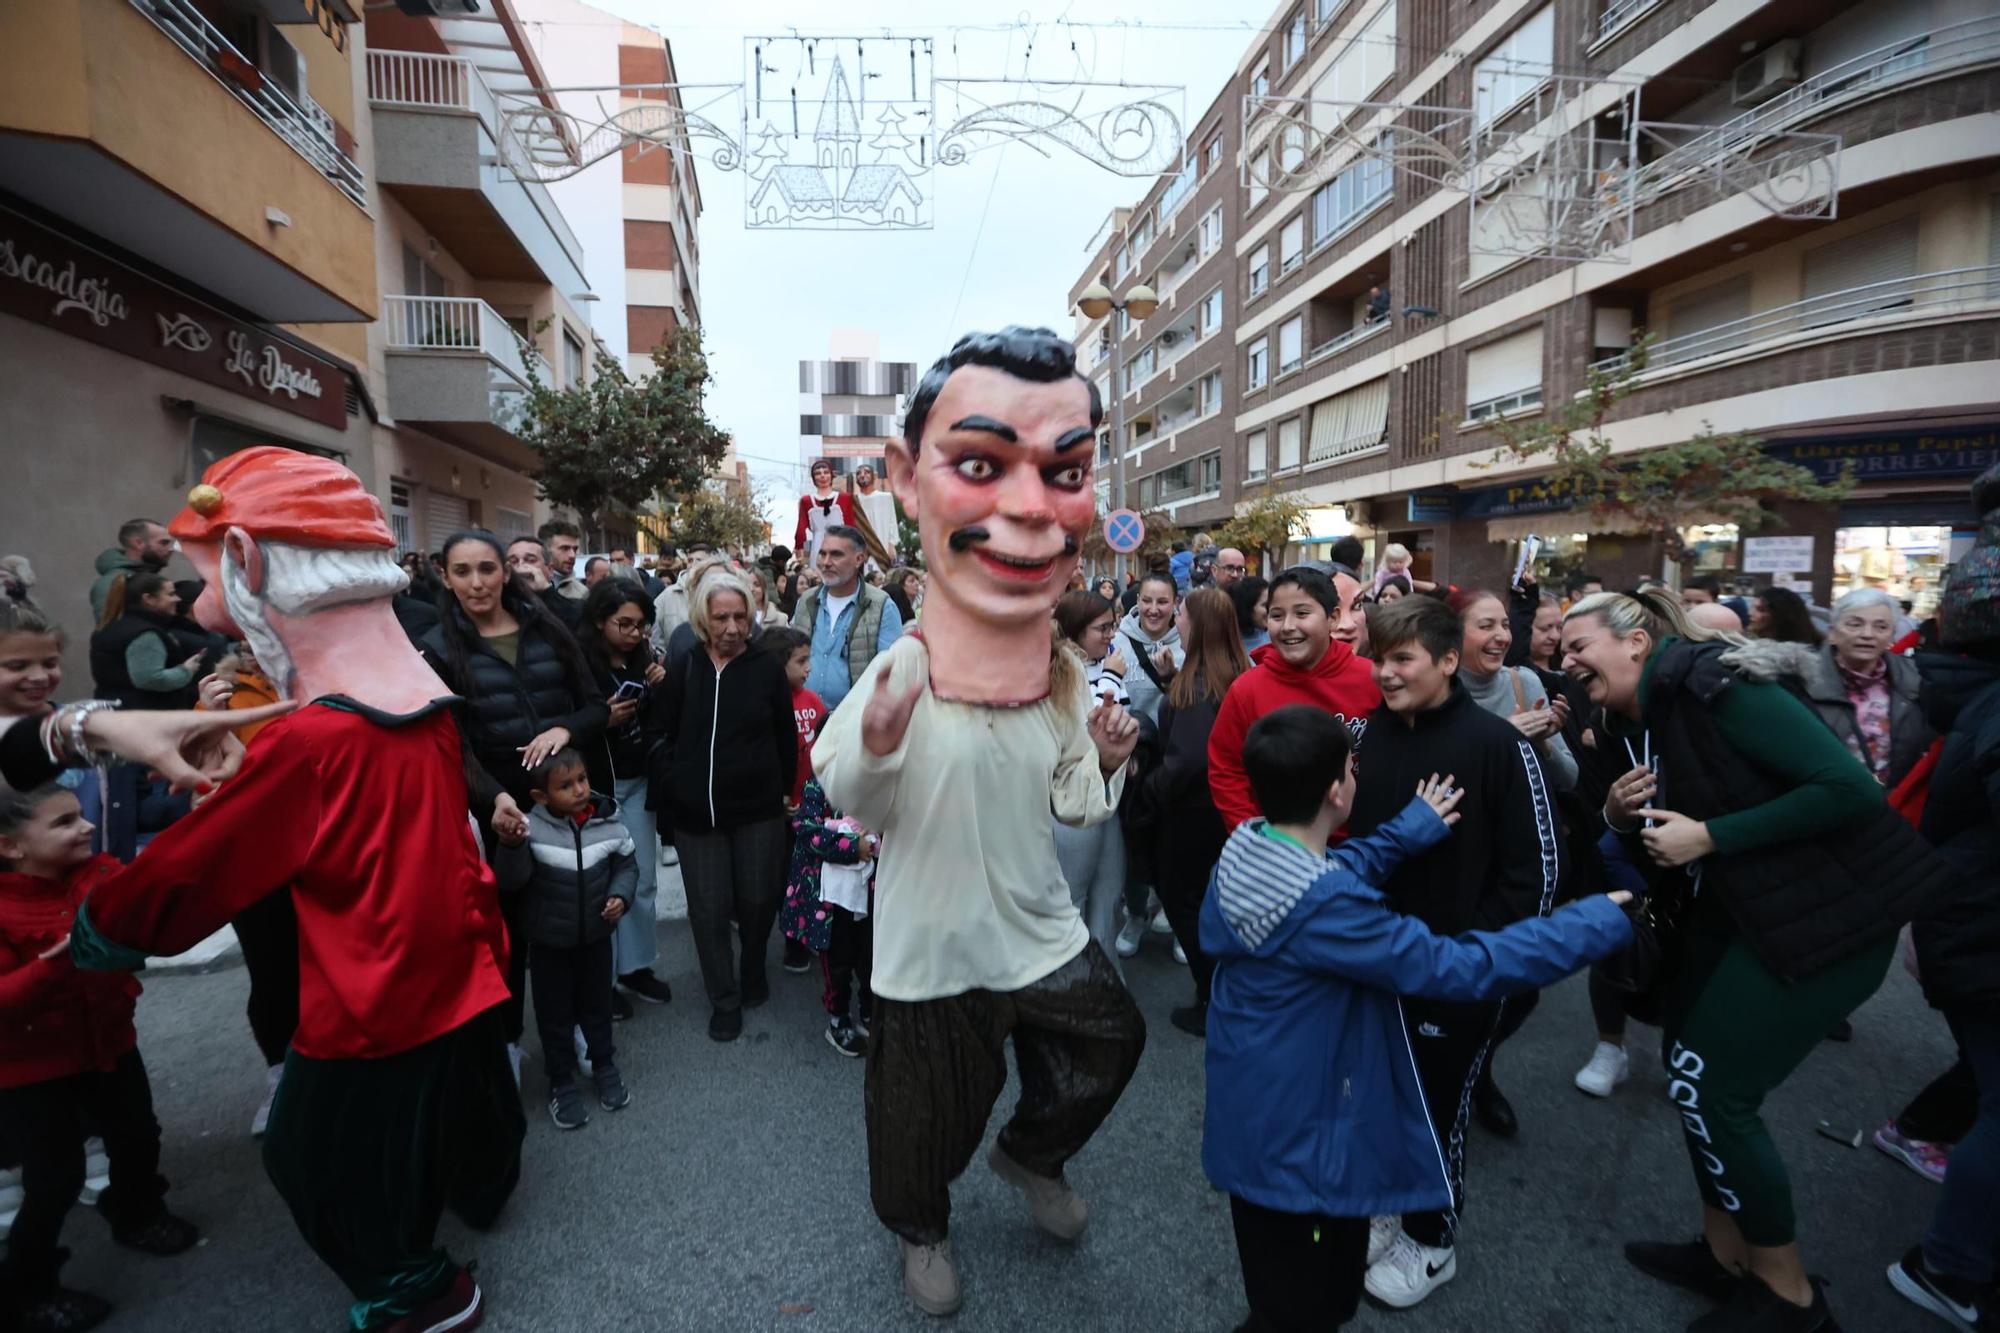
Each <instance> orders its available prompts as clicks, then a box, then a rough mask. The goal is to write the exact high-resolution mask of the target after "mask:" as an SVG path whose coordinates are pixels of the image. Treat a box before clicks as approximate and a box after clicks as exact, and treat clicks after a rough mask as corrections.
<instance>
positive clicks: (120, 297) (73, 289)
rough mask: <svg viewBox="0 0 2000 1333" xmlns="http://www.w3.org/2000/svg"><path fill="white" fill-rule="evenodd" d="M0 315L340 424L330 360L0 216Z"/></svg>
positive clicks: (342, 375) (338, 379)
mask: <svg viewBox="0 0 2000 1333" xmlns="http://www.w3.org/2000/svg"><path fill="white" fill-rule="evenodd" d="M0 311H4V312H5V313H7V314H10V315H18V316H20V317H21V318H22V319H25V320H29V321H31V322H33V323H36V324H40V325H43V326H45V327H47V328H51V329H55V330H56V331H57V332H59V333H67V334H69V335H70V336H72V337H76V338H82V339H83V340H85V341H86V342H93V343H97V344H98V345H99V346H102V347H108V348H110V349H111V350H112V351H114V352H120V353H123V354H124V355H126V356H130V357H136V358H137V359H139V360H141V361H149V362H151V363H152V364H154V365H156V366H164V367H165V368H167V369H168V370H174V371H178V372H180V373H181V374H183V375H186V376H188V377H189V378H190V379H197V380H201V381H203V382H204V383H208V384H213V385H216V386H218V387H220V388H224V389H229V390H232V391H234V392H236V393H239V394H242V395H244V396H245V397H248V398H254V399H257V400H258V401H259V402H264V403H269V404H270V405H271V406H273V407H276V408H279V409H280V410H282V411H286V412H290V413H292V414H293V415H295V416H301V417H305V418H307V419H309V420H312V421H317V422H319V423H321V424H322V425H325V426H330V427H332V428H333V429H335V430H344V429H345V428H346V426H347V395H346V378H347V372H346V371H344V370H342V369H341V368H340V367H339V366H337V365H335V364H334V363H333V362H331V361H328V360H326V359H325V358H323V357H318V356H315V355H313V354H312V353H311V352H308V351H305V350H303V349H301V348H299V347H296V346H294V345H293V344H291V343H289V342H286V341H284V340H283V339H280V338H274V337H272V336H271V334H269V333H268V332H266V331H265V330H263V329H260V328H258V327H257V326H256V325H254V324H248V323H245V322H244V321H242V320H239V319H233V318H231V317H230V316H228V315H225V314H223V313H222V312H221V311H219V310H216V309H215V308H214V307H212V306H209V305H207V304H205V303H203V302H200V301H195V300H190V299H189V298H188V297H185V296H183V295H181V294H180V293H179V292H176V291H174V290H173V289H171V288H169V287H165V286H162V285H161V284H159V283H157V282H154V281H153V280H152V279H150V278H146V277H143V276H141V275H140V274H138V273H136V272H134V271H133V270H131V269H129V268H126V267H125V266H124V265H122V264H119V263H116V262H114V261H112V260H109V259H106V258H104V257H103V256H102V255H100V254H98V253H96V252H95V251H93V250H89V249H86V248H84V247H83V246H81V245H78V244H76V243H75V242H73V241H69V240H65V239H64V238H63V237H61V236H58V235H57V234H56V233H54V232H52V231H49V230H48V229H47V228H45V227H41V226H38V225H37V224H35V223H33V222H30V221H28V220H27V219H26V218H23V217H21V216H19V215H18V214H14V213H10V212H6V211H5V210H0Z"/></svg>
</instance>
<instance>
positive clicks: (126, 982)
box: [0, 786, 197, 1330]
mask: <svg viewBox="0 0 2000 1333" xmlns="http://www.w3.org/2000/svg"><path fill="white" fill-rule="evenodd" d="M90 832H91V825H90V822H89V821H88V820H86V819H84V817H83V812H82V810H81V809H80V808H79V807H78V805H77V801H76V797H75V796H73V795H71V794H70V793H69V792H68V791H66V790H64V789H63V788H61V787H54V786H50V787H41V788H38V789H37V790H35V791H31V792H28V793H26V794H9V795H8V796H7V797H6V798H4V800H0V857H4V858H5V859H6V861H7V862H8V863H9V869H8V873H5V874H0V1133H4V1134H5V1136H6V1138H7V1139H8V1141H9V1142H11V1143H12V1144H13V1145H14V1146H15V1147H16V1148H18V1149H19V1150H20V1154H21V1184H22V1187H23V1189H24V1191H25V1194H26V1197H25V1199H24V1200H23V1201H22V1204H21V1212H20V1215H19V1216H18V1217H16V1218H15V1219H14V1229H13V1232H12V1234H11V1235H10V1236H9V1238H8V1254H7V1285H8V1287H9V1288H10V1289H11V1291H12V1292H13V1295H14V1299H16V1300H18V1301H19V1302H20V1305H21V1318H22V1325H21V1326H22V1327H23V1328H24V1329H27V1330H36V1329H81V1328H89V1327H90V1326H91V1325H93V1324H96V1323H97V1322H99V1321H100V1320H102V1319H103V1318H104V1317H105V1316H106V1315H107V1314H109V1313H110V1312H111V1303H110V1302H109V1301H106V1300H104V1299H103V1298H102V1297H98V1296H93V1295H90V1294H89V1293H87V1292H80V1291H69V1290H67V1289H65V1288H63V1287H61V1286H59V1285H58V1284H57V1282H56V1275H57V1272H58V1270H59V1269H60V1268H61V1267H62V1261H63V1258H64V1257H65V1255H64V1252H63V1251H62V1250H60V1249H59V1248H58V1247H57V1245H56V1241H57V1238H58V1237H59V1236H60V1235H61V1232H62V1224H63V1218H64V1216H66V1215H67V1214H68V1212H69V1210H70V1208H71V1206H72V1205H74V1204H75V1203H76V1201H77V1197H78V1195H79V1194H81V1192H82V1190H83V1172H84V1147H83V1143H84V1134H85V1130H84V1128H83V1126H84V1124H85V1122H86V1121H88V1122H90V1123H91V1125H92V1127H93V1128H95V1129H97V1130H98V1131H99V1132H100V1133H102V1135H103V1137H104V1151H105V1155H106V1156H108V1157H109V1158H110V1159H111V1185H110V1187H109V1188H108V1189H106V1190H105V1191H104V1192H103V1194H101V1195H99V1196H98V1200H97V1211H98V1212H99V1213H101V1214H103V1216H104V1219H105V1220H106V1221H107V1222H109V1223H110V1224H111V1235H112V1238H113V1239H115V1240H116V1241H117V1242H118V1243H119V1244H120V1245H125V1246H129V1247H130V1248H132V1249H135V1250H144V1251H146V1252H147V1253H149V1254H162V1255H164V1254H179V1253H180V1252H181V1251H183V1250H185V1249H187V1248H188V1247H189V1246H191V1245H193V1244H194V1243H195V1239H196V1235H197V1233H196V1231H195V1228H194V1226H193V1225H192V1224H191V1223H189V1222H186V1221H184V1220H182V1219H181V1218H178V1217H175V1216H174V1215H173V1214H172V1213H170V1212H168V1211H167V1208H166V1204H165V1201H164V1200H165V1196H166V1189H167V1182H166V1180H165V1178H164V1177H162V1176H161V1175H160V1125H159V1122H158V1121H157V1120H155V1119H154V1118H153V1090H152V1085H151V1084H150V1083H148V1082H147V1081H146V1065H145V1062H144V1061H142V1060H141V1059H140V1058H139V1050H138V1041H139V1037H138V1033H137V1032H136V1031H135V1030H134V1028H133V1026H132V1010H133V1002H134V1001H135V1000H136V999H137V998H138V995H139V983H138V982H137V981H136V980H134V979H133V977H132V975H131V974H130V973H127V972H79V971H78V970H77V969H76V968H75V967H74V966H73V965H72V964H71V962H70V960H69V956H68V947H69V931H70V925H71V920H72V918H73V917H74V916H75V915H76V909H77V907H78V906H79V905H81V904H82V902H83V899H84V895H85V894H87V893H88V892H89V891H90V889H91V887H92V886H93V885H95V884H96V883H97V882H98V881H100V880H102V879H104V878H105V877H106V876H108V875H110V874H113V873H115V872H116V871H118V870H119V869H120V868H121V867H120V864H119V861H118V859H117V858H116V857H113V856H92V855H91V853H90Z"/></svg>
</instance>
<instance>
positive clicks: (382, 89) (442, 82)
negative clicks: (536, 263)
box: [135, 0, 583, 255]
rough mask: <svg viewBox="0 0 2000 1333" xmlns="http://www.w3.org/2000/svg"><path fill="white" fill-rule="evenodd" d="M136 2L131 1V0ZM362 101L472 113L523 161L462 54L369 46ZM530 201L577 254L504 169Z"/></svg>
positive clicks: (572, 237) (540, 193)
mask: <svg viewBox="0 0 2000 1333" xmlns="http://www.w3.org/2000/svg"><path fill="white" fill-rule="evenodd" d="M135 2H136V0H135ZM368 100H369V101H370V102H371V103H373V104H374V105H376V106H380V107H389V108H391V109H394V110H405V111H448V112H457V113H458V114H460V115H468V116H476V117H478V119H479V121H480V123H481V124H482V125H484V126H485V127H486V131H487V133H489V134H491V135H492V136H493V140H494V143H495V144H498V145H502V148H501V152H500V161H501V162H502V163H506V162H508V161H525V160H527V159H528V157H529V156H530V154H529V153H527V152H526V150H525V149H522V148H519V147H518V146H517V147H516V148H515V150H514V151H512V152H509V151H507V150H506V148H505V147H504V145H506V144H510V143H512V144H516V145H518V143H519V141H518V140H517V139H516V138H515V136H514V131H513V129H512V128H511V127H510V126H509V125H508V123H507V120H506V118H505V117H504V116H503V115H501V112H500V101H499V99H498V98H497V97H495V96H494V95H493V90H492V89H491V88H489V87H488V86H487V84H486V80H485V78H484V77H482V76H481V75H480V73H479V69H478V67H477V66H476V65H474V64H473V63H472V62H471V61H470V60H468V59H467V58H466V57H464V56H438V55H430V54H427V53H425V52H422V51H370V52H369V53H368ZM508 174H510V175H514V177H515V179H516V180H519V181H520V182H521V185H522V186H523V188H525V189H526V190H527V191H528V194H529V196H530V197H531V198H533V199H534V201H535V207H536V209H537V211H539V212H540V213H541V215H542V217H543V218H544V219H545V220H547V222H548V224H549V227H550V229H551V230H553V231H554V232H555V233H556V234H557V236H559V237H560V238H561V239H562V241H563V243H564V246H565V248H566V249H567V250H568V251H569V252H570V254H571V255H581V254H582V253H583V247H582V245H581V244H579V243H578V241H577V239H576V233H574V232H573V231H571V230H570V227H569V222H568V221H567V220H566V219H565V218H564V217H563V215H562V210H561V209H559V208H557V207H556V204H555V199H554V197H553V196H551V195H550V194H549V192H548V187H547V186H545V185H543V184H542V183H541V182H540V181H536V180H529V179H527V178H525V177H522V176H519V175H517V174H515V173H514V172H512V171H511V170H510V171H509V173H508Z"/></svg>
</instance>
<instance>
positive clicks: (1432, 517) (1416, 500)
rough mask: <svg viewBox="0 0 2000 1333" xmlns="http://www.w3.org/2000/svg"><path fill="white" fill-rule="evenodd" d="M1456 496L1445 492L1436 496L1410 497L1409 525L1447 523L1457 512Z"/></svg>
mask: <svg viewBox="0 0 2000 1333" xmlns="http://www.w3.org/2000/svg"><path fill="white" fill-rule="evenodd" d="M1457 506H1458V496H1456V495H1454V494H1453V493H1451V492H1449V491H1446V492H1444V493H1443V494H1438V495H1412V496H1411V497H1410V505H1409V519H1408V521H1409V522H1411V523H1449V522H1451V520H1452V517H1453V515H1455V514H1456V513H1457V512H1458V508H1457Z"/></svg>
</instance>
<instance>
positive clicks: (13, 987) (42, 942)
mask: <svg viewBox="0 0 2000 1333" xmlns="http://www.w3.org/2000/svg"><path fill="white" fill-rule="evenodd" d="M121 869H123V866H122V865H121V864H120V863H119V860H118V858H117V857H115V856H95V857H92V858H91V859H90V860H88V861H86V862H84V863H83V864H82V865H80V866H78V867H77V868H76V869H74V870H72V871H71V872H70V873H69V874H68V875H67V876H65V877H64V878H63V880H62V882H61V883H59V884H55V883H50V882H49V881H48V880H45V879H36V878H34V877H33V876H30V875H21V874H0V1088H18V1087H23V1086H25V1085H27V1084H30V1083H44V1082H47V1081H48V1080H50V1079H56V1078H67V1077H69V1076H70V1075H71V1074H84V1073H89V1072H91V1071H93V1070H95V1071H104V1070H108V1069H110V1068H111V1067H112V1066H113V1065H115V1064H117V1063H118V1060H119V1057H121V1056H123V1055H124V1054H125V1053H126V1052H128V1051H130V1050H131V1049H132V1048H133V1047H134V1046H136V1045H137V1044H138V1041H139V1037H138V1033H137V1032H136V1030H135V1029H134V1028H133V1026H132V1011H133V1007H134V1004H135V1002H136V1001H137V1000H138V998H139V983H138V981H137V980H136V979H135V978H134V977H133V976H132V974H131V973H130V972H84V971H79V970H78V969H77V966H76V964H75V963H73V962H72V961H71V960H70V956H69V955H68V954H66V953H65V954H59V955H57V956H56V957H54V958H43V957H42V956H41V955H42V954H43V953H45V952H47V951H48V950H49V949H51V948H53V947H54V946H56V945H57V944H60V943H62V941H63V940H65V939H67V938H68V937H69V932H70V927H71V926H72V925H73V924H75V918H76V911H77V908H79V907H81V906H82V905H83V900H84V898H85V897H86V896H88V894H89V893H90V890H91V889H92V888H93V887H94V886H95V885H96V884H97V883H98V881H100V880H103V879H106V878H108V877H109V876H111V875H114V874H116V873H118V871H119V870H121Z"/></svg>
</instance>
